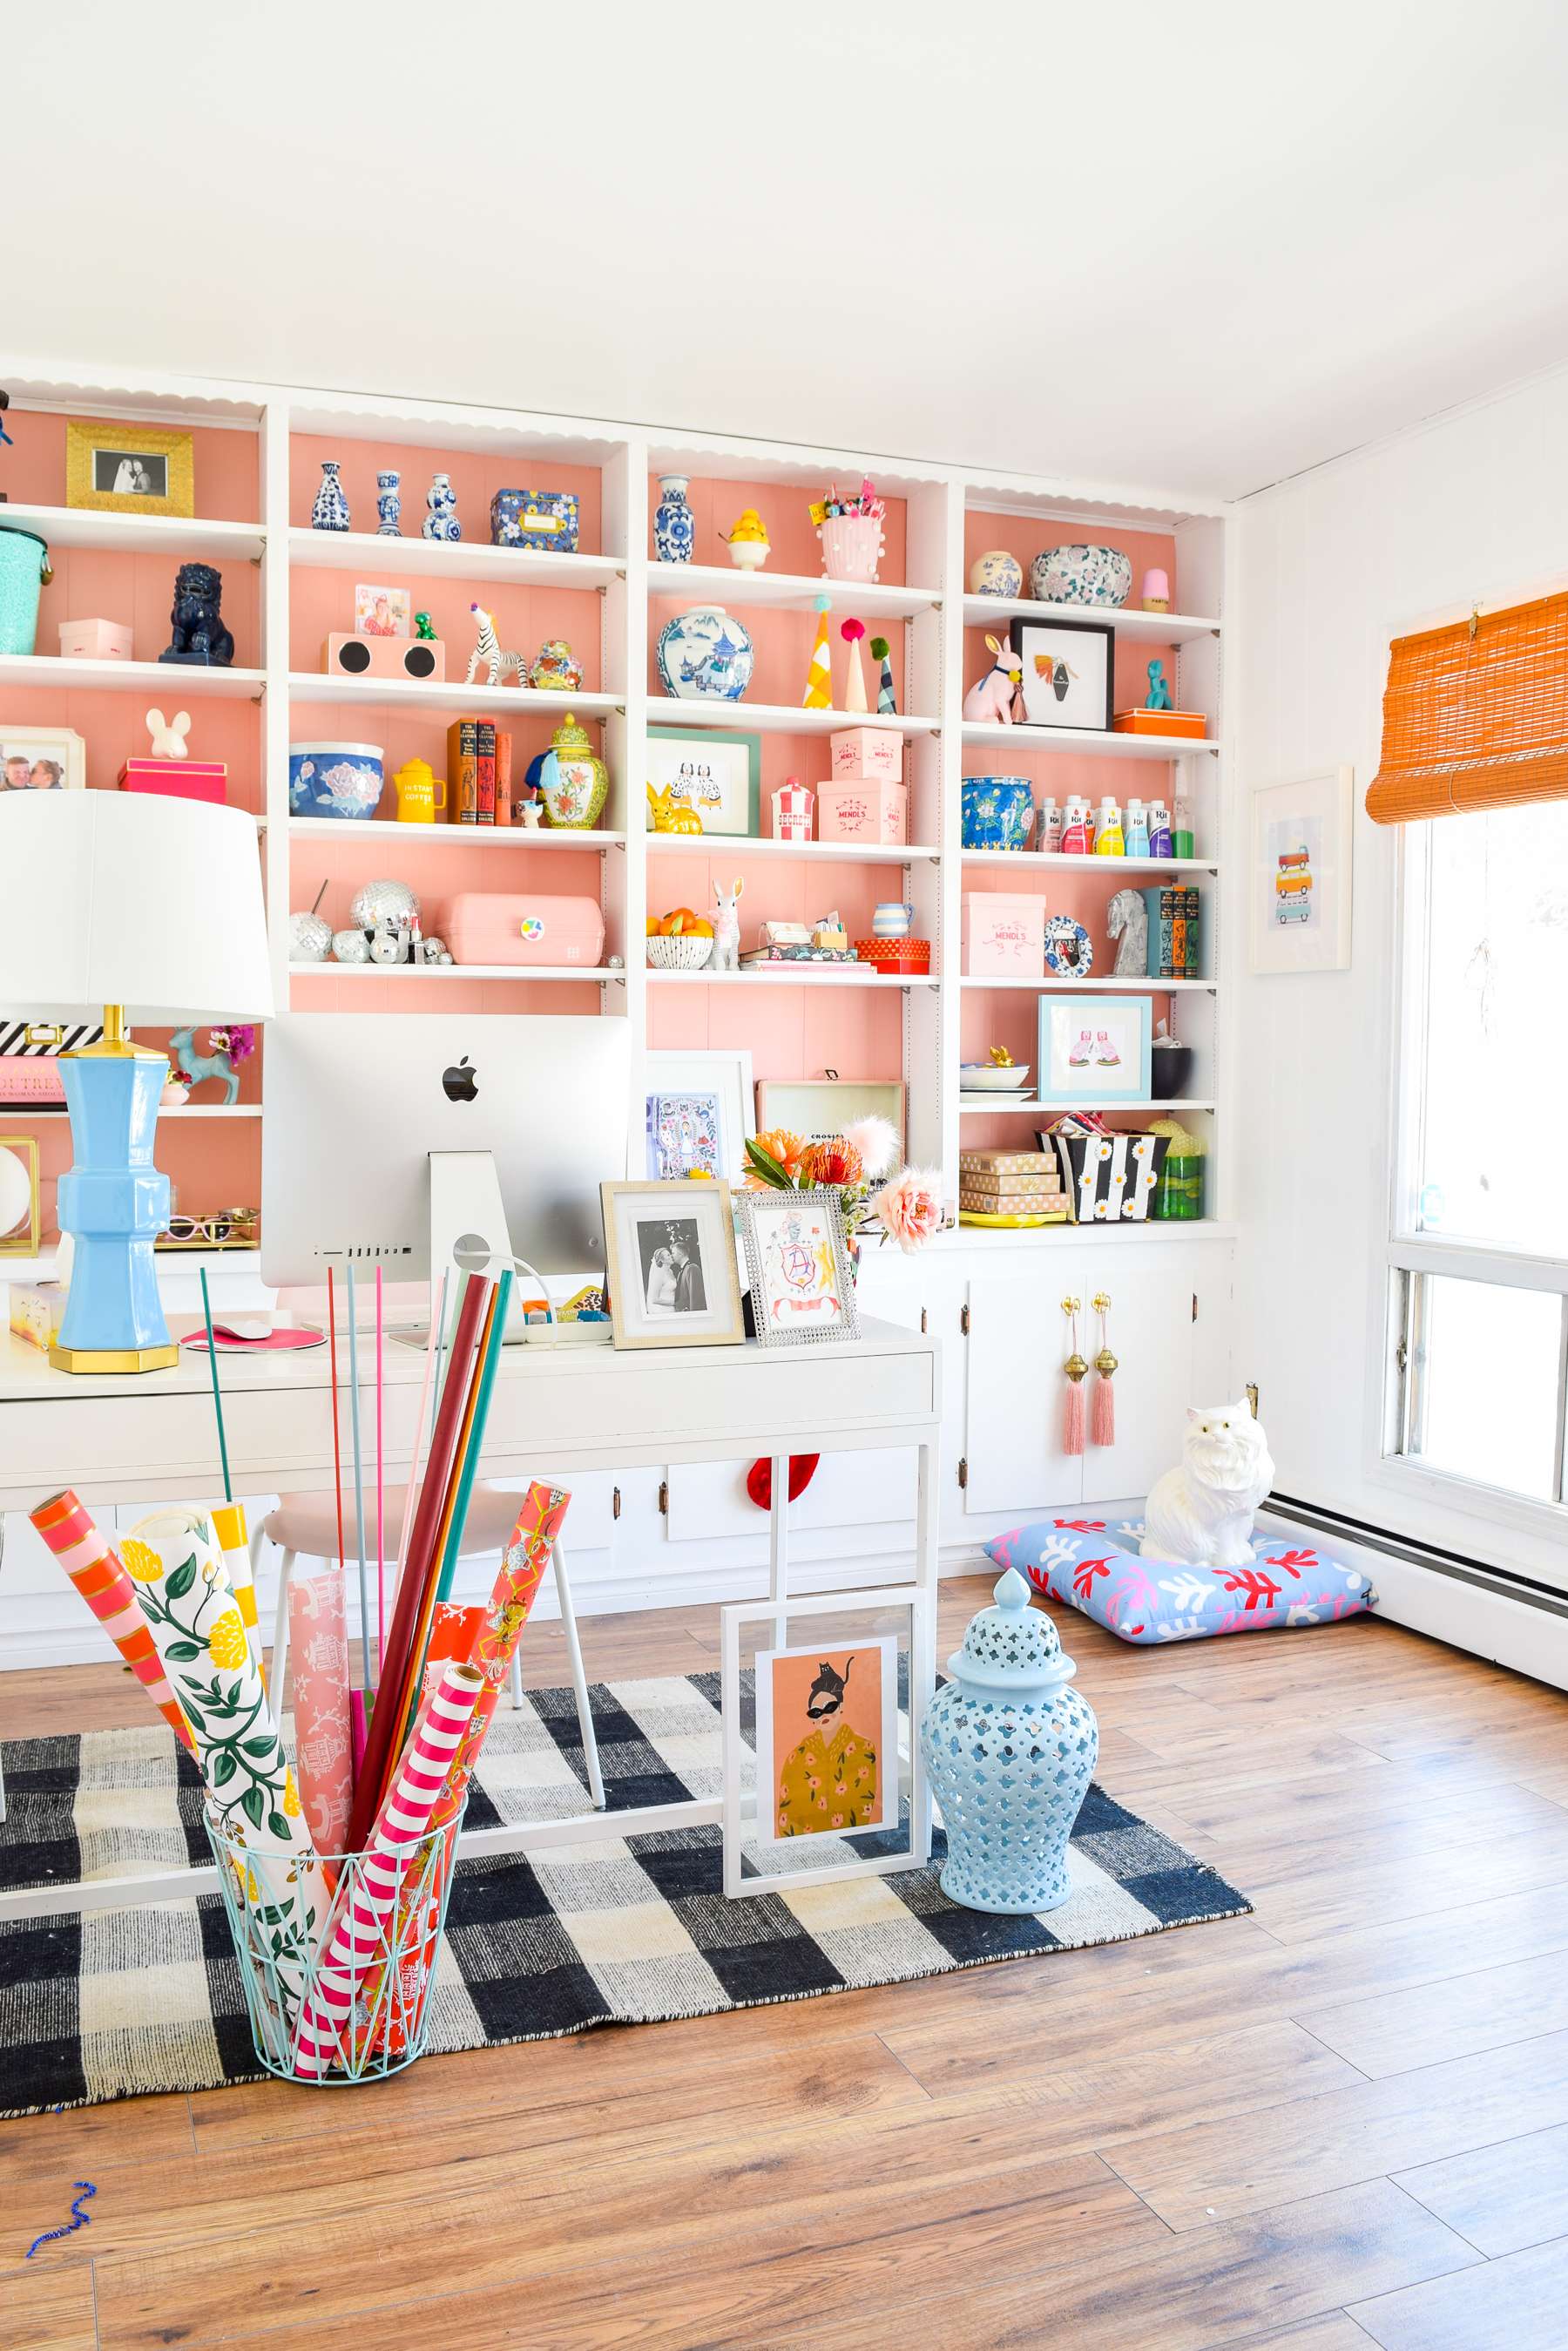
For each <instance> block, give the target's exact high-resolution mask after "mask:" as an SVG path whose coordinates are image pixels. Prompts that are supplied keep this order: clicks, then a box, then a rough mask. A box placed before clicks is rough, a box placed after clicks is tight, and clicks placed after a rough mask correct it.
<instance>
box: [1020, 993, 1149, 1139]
mask: <svg viewBox="0 0 1568 2351" xmlns="http://www.w3.org/2000/svg"><path fill="white" fill-rule="evenodd" d="M1151 1035H1152V1026H1151V1022H1150V1019H1149V998H1147V996H1084V995H1080V994H1079V993H1078V991H1077V990H1076V989H1075V988H1072V987H1068V988H1066V989H1064V992H1063V993H1062V994H1061V995H1059V996H1043V997H1042V998H1040V1043H1039V1050H1038V1052H1037V1055H1036V1069H1037V1073H1038V1080H1039V1082H1038V1088H1037V1093H1036V1099H1037V1100H1038V1101H1040V1102H1056V1103H1059V1104H1060V1105H1061V1106H1062V1107H1063V1108H1064V1109H1067V1110H1074V1109H1078V1110H1084V1109H1094V1108H1096V1106H1098V1105H1100V1104H1104V1103H1110V1102H1128V1103H1132V1102H1140V1103H1141V1102H1147V1100H1148V1098H1149V1093H1148V1087H1149V1043H1150V1038H1151Z"/></svg>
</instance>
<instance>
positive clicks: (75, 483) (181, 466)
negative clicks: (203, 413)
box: [66, 417, 196, 521]
mask: <svg viewBox="0 0 1568 2351" xmlns="http://www.w3.org/2000/svg"><path fill="white" fill-rule="evenodd" d="M195 447H196V444H195V440H194V437H193V436H192V434H189V433H156V432H153V431H152V430H151V428H150V427H149V426H147V425H145V424H123V423H114V422H113V420H112V419H110V418H108V417H104V418H94V419H93V421H92V422H91V423H78V421H77V420H76V419H75V418H68V419H67V423H66V504H67V507H91V508H93V509H94V510H95V511H96V512H98V513H99V514H157V515H182V516H183V517H184V518H185V519H186V520H187V521H189V520H190V519H191V517H192V516H193V515H194V514H195V511H196V464H195Z"/></svg>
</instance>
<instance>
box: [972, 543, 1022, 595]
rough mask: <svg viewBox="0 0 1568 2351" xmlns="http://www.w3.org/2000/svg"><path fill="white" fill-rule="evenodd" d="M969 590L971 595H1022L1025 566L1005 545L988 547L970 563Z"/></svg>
mask: <svg viewBox="0 0 1568 2351" xmlns="http://www.w3.org/2000/svg"><path fill="white" fill-rule="evenodd" d="M969 592H970V594H971V596H1022V595H1023V565H1022V564H1021V563H1020V562H1019V560H1018V558H1017V557H1016V556H1015V555H1009V553H1008V551H1007V549H1006V548H1005V547H990V548H987V549H986V551H985V553H984V554H983V555H977V556H976V557H975V559H974V561H973V562H972V563H971V565H970V568H969Z"/></svg>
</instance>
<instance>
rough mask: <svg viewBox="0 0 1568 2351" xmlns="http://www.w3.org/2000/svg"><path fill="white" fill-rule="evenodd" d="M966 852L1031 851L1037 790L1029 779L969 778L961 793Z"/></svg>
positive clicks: (1005, 777) (965, 779)
mask: <svg viewBox="0 0 1568 2351" xmlns="http://www.w3.org/2000/svg"><path fill="white" fill-rule="evenodd" d="M960 802H961V811H962V820H963V846H964V848H965V849H1032V848H1033V845H1034V787H1033V784H1032V783H1031V782H1030V780H1029V778H1028V777H1027V776H966V777H965V778H964V779H963V785H962V789H961V794H960Z"/></svg>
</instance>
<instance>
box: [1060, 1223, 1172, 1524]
mask: <svg viewBox="0 0 1568 2351" xmlns="http://www.w3.org/2000/svg"><path fill="white" fill-rule="evenodd" d="M1193 1280H1194V1276H1193V1274H1192V1272H1191V1271H1190V1270H1189V1269H1188V1268H1186V1267H1182V1268H1179V1269H1176V1270H1172V1269H1170V1268H1168V1267H1158V1268H1156V1267H1154V1266H1150V1265H1147V1263H1146V1264H1145V1265H1144V1266H1142V1267H1140V1268H1139V1269H1138V1270H1137V1272H1136V1273H1130V1272H1126V1271H1124V1272H1122V1273H1121V1275H1120V1276H1119V1278H1117V1279H1112V1280H1107V1281H1106V1285H1105V1287H1106V1292H1107V1293H1108V1295H1109V1297H1110V1301H1111V1306H1110V1316H1109V1320H1110V1341H1111V1353H1112V1354H1113V1355H1115V1356H1116V1363H1117V1370H1116V1443H1115V1444H1114V1445H1090V1447H1088V1450H1087V1452H1086V1453H1085V1456H1084V1465H1083V1466H1084V1488H1083V1499H1084V1500H1085V1502H1112V1501H1127V1500H1129V1499H1133V1498H1135V1497H1137V1496H1139V1495H1143V1494H1147V1491H1148V1489H1149V1488H1150V1487H1151V1486H1152V1485H1153V1484H1154V1481H1155V1479H1157V1478H1159V1477H1161V1476H1163V1475H1164V1473H1165V1471H1166V1470H1167V1469H1169V1468H1172V1467H1173V1466H1174V1465H1175V1463H1176V1462H1177V1461H1179V1459H1180V1458H1181V1438H1182V1432H1183V1431H1184V1429H1185V1428H1186V1426H1187V1407H1188V1405H1189V1404H1191V1403H1193V1402H1194V1401H1195V1398H1194V1396H1193V1394H1192V1336H1193V1325H1192V1290H1193ZM1098 1287H1099V1285H1098V1284H1097V1283H1096V1284H1095V1285H1094V1286H1093V1288H1092V1289H1091V1290H1090V1291H1089V1293H1088V1294H1089V1296H1093V1294H1094V1290H1095V1289H1097V1288H1098ZM1085 1305H1087V1299H1085ZM1078 1327H1079V1330H1080V1332H1081V1333H1082V1336H1081V1337H1080V1340H1079V1344H1080V1345H1081V1347H1082V1348H1083V1351H1084V1353H1085V1355H1086V1356H1087V1357H1088V1358H1089V1360H1090V1362H1091V1363H1092V1362H1093V1361H1094V1358H1095V1357H1096V1355H1097V1354H1098V1353H1099V1351H1100V1322H1099V1316H1098V1315H1097V1314H1095V1313H1093V1312H1092V1311H1090V1312H1087V1313H1085V1317H1084V1319H1083V1320H1082V1321H1081V1322H1080V1323H1079V1326H1078ZM1098 1379H1099V1374H1098V1373H1097V1372H1093V1371H1092V1372H1090V1374H1089V1375H1088V1378H1087V1379H1086V1380H1085V1383H1084V1387H1085V1394H1086V1395H1087V1397H1088V1401H1089V1409H1090V1413H1091V1414H1092V1413H1093V1409H1094V1395H1095V1389H1096V1385H1097V1384H1098ZM1090 1426H1093V1422H1092V1419H1091V1422H1090Z"/></svg>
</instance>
